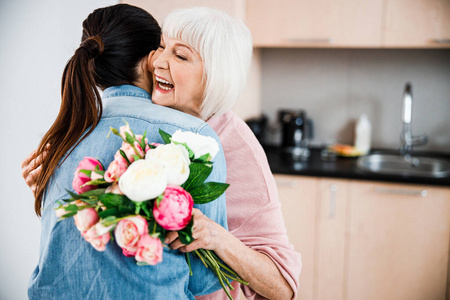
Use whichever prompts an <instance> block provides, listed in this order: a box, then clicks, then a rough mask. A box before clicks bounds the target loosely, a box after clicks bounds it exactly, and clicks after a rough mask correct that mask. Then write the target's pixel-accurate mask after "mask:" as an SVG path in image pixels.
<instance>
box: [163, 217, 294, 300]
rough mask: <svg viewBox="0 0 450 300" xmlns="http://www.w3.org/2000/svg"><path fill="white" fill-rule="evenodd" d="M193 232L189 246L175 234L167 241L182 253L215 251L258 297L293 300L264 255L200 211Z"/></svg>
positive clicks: (273, 264) (278, 273) (290, 289)
mask: <svg viewBox="0 0 450 300" xmlns="http://www.w3.org/2000/svg"><path fill="white" fill-rule="evenodd" d="M193 229H194V230H193V237H194V238H195V241H194V242H192V243H191V244H189V245H184V244H182V243H181V242H180V241H179V240H178V239H177V238H176V235H175V234H173V235H169V236H168V238H167V239H166V242H168V243H171V244H170V246H171V247H172V248H173V249H179V250H180V251H183V252H191V251H194V250H196V249H199V248H203V249H209V250H214V252H215V253H216V254H217V255H218V256H219V257H220V258H221V259H222V260H223V261H224V262H225V263H226V264H227V265H228V266H230V267H231V268H232V269H233V270H234V271H236V273H238V274H239V275H240V276H241V278H242V279H244V280H245V281H247V282H248V283H249V287H250V288H251V289H252V290H253V291H255V292H256V293H258V294H259V295H261V296H263V297H265V298H268V299H292V297H293V295H294V292H293V291H292V288H291V286H290V285H289V284H288V282H287V281H286V279H285V278H284V277H283V275H282V274H281V272H280V271H279V269H278V267H277V266H276V265H275V263H274V262H273V261H272V259H271V258H269V257H268V256H267V255H265V254H263V253H260V252H258V251H255V250H253V249H251V248H249V247H247V246H246V245H245V244H244V243H242V242H241V241H240V240H239V239H238V238H236V237H235V236H233V235H232V234H231V233H229V232H228V231H227V230H225V229H224V228H223V227H222V226H220V225H218V224H217V223H215V222H214V221H212V220H210V219H209V218H208V217H206V216H205V215H203V214H202V213H201V212H200V211H199V210H195V212H194V228H193Z"/></svg>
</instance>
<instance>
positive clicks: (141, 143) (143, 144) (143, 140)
mask: <svg viewBox="0 0 450 300" xmlns="http://www.w3.org/2000/svg"><path fill="white" fill-rule="evenodd" d="M146 135H147V130H146V131H145V132H144V135H143V136H142V138H141V141H140V142H139V145H140V146H141V148H142V150H143V151H144V152H145V136H146Z"/></svg>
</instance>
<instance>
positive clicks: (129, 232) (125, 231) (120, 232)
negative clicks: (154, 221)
mask: <svg viewBox="0 0 450 300" xmlns="http://www.w3.org/2000/svg"><path fill="white" fill-rule="evenodd" d="M147 233H148V224H147V221H146V220H145V219H144V218H143V217H141V216H133V217H128V218H125V219H123V220H120V221H119V223H117V226H116V229H115V230H114V235H115V237H116V242H117V244H118V245H119V246H120V247H121V248H122V251H123V254H124V255H125V256H129V257H131V256H134V255H136V251H137V248H138V247H137V245H138V241H139V238H140V237H141V236H142V235H144V234H147Z"/></svg>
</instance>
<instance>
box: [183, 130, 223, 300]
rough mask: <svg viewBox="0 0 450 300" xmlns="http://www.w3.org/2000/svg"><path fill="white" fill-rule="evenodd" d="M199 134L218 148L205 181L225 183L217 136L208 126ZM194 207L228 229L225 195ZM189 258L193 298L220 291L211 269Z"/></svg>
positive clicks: (221, 155)
mask: <svg viewBox="0 0 450 300" xmlns="http://www.w3.org/2000/svg"><path fill="white" fill-rule="evenodd" d="M199 133H200V134H202V135H206V136H212V137H214V138H215V139H216V140H217V142H218V143H219V146H220V151H219V152H218V153H217V155H216V157H215V158H214V160H213V162H214V164H213V170H212V172H211V175H209V177H208V179H207V180H206V181H214V182H226V176H227V169H226V163H225V156H224V154H223V149H222V146H221V144H220V141H219V139H218V137H217V135H216V134H215V132H214V131H213V130H212V129H211V128H210V127H209V126H206V127H204V128H203V129H202V130H201V131H200V132H199ZM194 207H196V208H198V209H200V210H201V211H202V212H203V214H205V215H206V216H208V218H210V219H212V220H213V221H215V222H216V223H218V224H220V225H222V226H223V227H224V228H226V229H228V224H227V215H226V200H225V193H224V194H223V195H222V196H220V197H219V198H217V199H216V200H214V201H212V202H209V203H207V204H196V205H194ZM190 257H191V266H192V273H193V276H191V277H190V280H189V290H190V291H191V292H192V293H193V294H194V295H195V296H200V295H207V294H210V293H213V292H215V291H217V290H219V289H221V288H222V287H221V286H220V283H219V280H218V279H217V277H216V275H215V274H214V273H213V272H212V271H211V269H210V268H206V267H205V265H203V263H202V262H201V261H200V259H199V258H198V257H197V256H195V255H193V254H190Z"/></svg>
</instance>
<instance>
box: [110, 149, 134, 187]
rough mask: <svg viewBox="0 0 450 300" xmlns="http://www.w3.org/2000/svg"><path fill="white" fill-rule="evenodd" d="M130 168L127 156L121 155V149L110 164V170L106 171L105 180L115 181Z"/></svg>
mask: <svg viewBox="0 0 450 300" xmlns="http://www.w3.org/2000/svg"><path fill="white" fill-rule="evenodd" d="M127 168H128V163H127V161H126V160H125V158H123V157H122V155H120V153H119V151H117V153H116V154H115V155H114V160H113V161H112V162H111V163H110V164H109V166H108V170H106V172H105V180H106V181H107V182H114V181H116V180H117V179H119V178H120V176H122V174H123V173H125V171H126V170H127Z"/></svg>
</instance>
